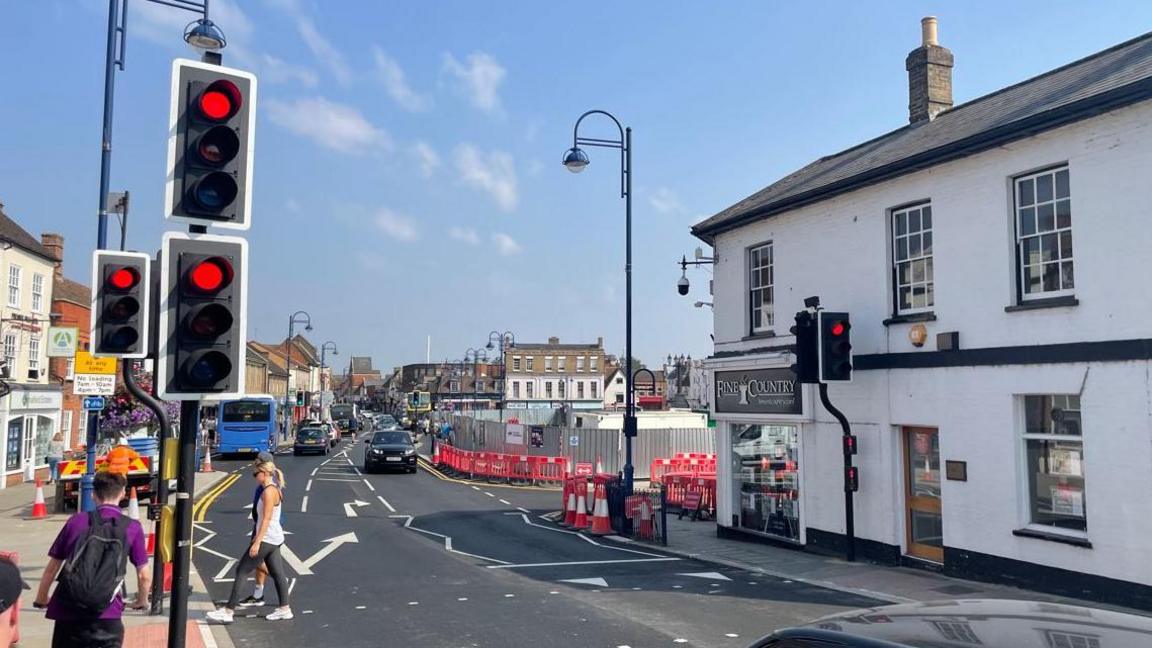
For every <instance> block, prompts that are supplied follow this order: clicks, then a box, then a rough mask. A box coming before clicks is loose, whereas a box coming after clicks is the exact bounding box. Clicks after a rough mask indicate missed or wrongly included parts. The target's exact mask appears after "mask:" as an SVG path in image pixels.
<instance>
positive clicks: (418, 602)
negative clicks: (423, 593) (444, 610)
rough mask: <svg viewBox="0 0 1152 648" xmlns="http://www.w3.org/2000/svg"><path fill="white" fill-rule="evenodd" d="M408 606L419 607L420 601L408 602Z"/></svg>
mask: <svg viewBox="0 0 1152 648" xmlns="http://www.w3.org/2000/svg"><path fill="white" fill-rule="evenodd" d="M408 605H420V601H408Z"/></svg>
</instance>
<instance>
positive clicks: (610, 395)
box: [604, 367, 628, 410]
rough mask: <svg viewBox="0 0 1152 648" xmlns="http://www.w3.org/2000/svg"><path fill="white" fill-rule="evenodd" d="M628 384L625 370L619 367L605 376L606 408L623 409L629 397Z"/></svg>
mask: <svg viewBox="0 0 1152 648" xmlns="http://www.w3.org/2000/svg"><path fill="white" fill-rule="evenodd" d="M627 387H628V386H627V385H626V384H625V381H624V370H623V369H620V368H619V367H617V368H616V369H613V370H612V371H611V372H610V373H609V374H608V375H606V376H605V377H604V409H606V410H617V409H619V410H622V409H624V406H625V403H624V401H625V400H626V399H627V397H628V388H627Z"/></svg>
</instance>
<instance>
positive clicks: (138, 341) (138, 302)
mask: <svg viewBox="0 0 1152 648" xmlns="http://www.w3.org/2000/svg"><path fill="white" fill-rule="evenodd" d="M151 264H152V260H151V258H150V257H149V256H148V255H147V254H143V253H140V252H116V251H112V250H96V252H95V253H94V254H93V255H92V315H91V320H92V324H91V329H90V331H89V337H88V339H89V340H90V345H91V352H92V355H94V356H105V357H115V358H144V357H147V356H148V349H149V346H148V342H149V335H150V334H151V327H150V321H149V320H150V314H151V312H152V311H151V303H150V300H149V297H150V296H151V286H152V283H151Z"/></svg>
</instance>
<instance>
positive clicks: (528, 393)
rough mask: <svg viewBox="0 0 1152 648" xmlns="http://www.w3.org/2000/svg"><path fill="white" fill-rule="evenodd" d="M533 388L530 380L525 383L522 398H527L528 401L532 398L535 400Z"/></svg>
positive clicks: (533, 385)
mask: <svg viewBox="0 0 1152 648" xmlns="http://www.w3.org/2000/svg"><path fill="white" fill-rule="evenodd" d="M535 387H536V385H535V384H534V383H533V382H532V381H531V380H529V381H527V382H525V383H524V398H527V399H528V400H532V399H533V398H536V390H535Z"/></svg>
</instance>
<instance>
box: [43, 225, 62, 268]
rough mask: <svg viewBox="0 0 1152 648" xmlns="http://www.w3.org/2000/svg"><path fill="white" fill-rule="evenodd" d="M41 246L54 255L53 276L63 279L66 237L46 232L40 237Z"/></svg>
mask: <svg viewBox="0 0 1152 648" xmlns="http://www.w3.org/2000/svg"><path fill="white" fill-rule="evenodd" d="M40 245H43V246H44V248H45V249H47V250H48V253H49V254H51V255H52V258H53V259H54V260H55V263H53V264H52V266H53V268H52V274H53V275H54V276H55V277H57V278H58V277H61V276H63V274H64V237H63V236H61V235H59V234H53V233H50V232H45V233H43V234H41V235H40Z"/></svg>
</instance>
